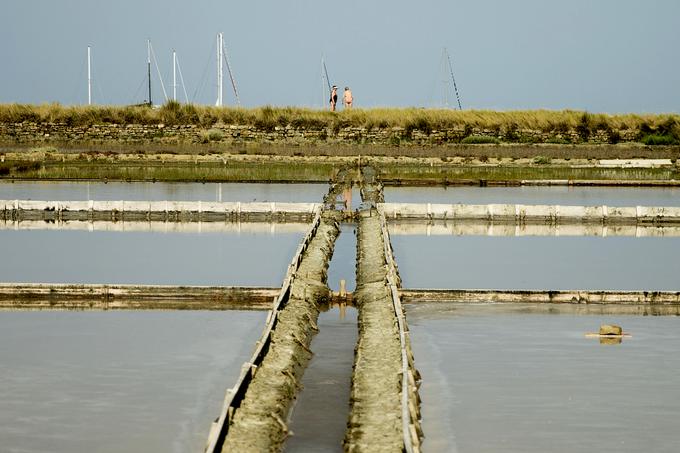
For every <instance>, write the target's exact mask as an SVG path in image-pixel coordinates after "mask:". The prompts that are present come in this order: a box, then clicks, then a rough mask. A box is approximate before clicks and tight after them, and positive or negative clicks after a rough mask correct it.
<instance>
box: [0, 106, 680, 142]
mask: <svg viewBox="0 0 680 453" xmlns="http://www.w3.org/2000/svg"><path fill="white" fill-rule="evenodd" d="M25 121H26V122H37V123H43V122H50V123H65V124H69V125H73V126H85V125H92V124H161V123H163V124H167V125H173V124H195V125H200V126H202V127H206V128H208V127H211V126H213V125H215V124H220V123H221V124H234V125H253V126H257V127H260V128H264V129H273V128H275V127H277V126H292V127H304V128H309V129H321V128H333V129H334V130H338V129H340V128H343V127H365V128H368V129H372V128H392V127H401V128H405V129H410V130H415V129H418V130H421V131H424V132H430V131H432V130H441V129H451V128H466V127H468V128H475V129H485V130H490V131H496V132H498V133H502V134H507V133H508V131H515V130H522V129H528V130H540V131H544V132H561V131H567V130H579V127H581V128H584V127H585V128H586V129H588V130H590V131H595V130H639V131H641V133H642V134H652V133H661V134H669V133H672V134H675V133H677V134H679V135H680V131H678V127H679V125H680V115H677V114H619V115H610V114H602V113H594V114H593V113H586V112H580V111H572V110H563V111H551V110H523V111H507V112H499V111H488V110H466V111H457V110H443V109H439V110H438V109H419V108H374V109H353V110H351V111H341V112H337V113H332V112H329V111H325V110H315V109H309V108H300V107H270V106H265V107H259V108H250V109H246V108H235V107H223V108H218V107H209V106H198V105H191V104H178V103H176V102H169V103H167V104H165V105H163V106H162V107H160V108H150V107H147V106H91V107H89V106H62V105H60V104H43V105H23V104H0V122H1V123H18V122H25Z"/></svg>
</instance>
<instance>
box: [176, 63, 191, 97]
mask: <svg viewBox="0 0 680 453" xmlns="http://www.w3.org/2000/svg"><path fill="white" fill-rule="evenodd" d="M177 72H178V73H179V80H180V82H182V90H183V91H184V102H186V103H187V104H188V103H189V95H187V87H186V85H185V84H184V76H183V75H182V67H181V66H180V65H179V58H177Z"/></svg>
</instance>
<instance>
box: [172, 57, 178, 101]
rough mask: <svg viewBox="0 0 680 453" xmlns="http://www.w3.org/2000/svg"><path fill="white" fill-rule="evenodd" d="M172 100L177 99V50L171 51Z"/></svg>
mask: <svg viewBox="0 0 680 453" xmlns="http://www.w3.org/2000/svg"><path fill="white" fill-rule="evenodd" d="M172 100H173V101H176V100H177V52H175V50H174V49H173V51H172Z"/></svg>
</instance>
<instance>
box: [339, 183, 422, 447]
mask: <svg viewBox="0 0 680 453" xmlns="http://www.w3.org/2000/svg"><path fill="white" fill-rule="evenodd" d="M367 193H371V194H375V193H376V191H375V190H370V191H367ZM381 220H382V221H381ZM386 234H387V230H386V228H384V218H382V216H380V215H379V214H378V212H377V211H376V210H375V209H374V208H371V209H366V210H363V211H361V212H360V214H359V226H358V229H357V287H356V291H355V293H354V301H355V303H356V305H357V307H358V309H359V316H358V321H359V340H358V343H357V346H356V349H355V360H354V371H353V375H352V390H351V398H350V406H351V413H350V418H349V422H348V427H347V432H346V434H345V442H344V446H345V450H346V451H350V452H362V451H366V452H369V451H370V452H402V451H407V452H411V451H419V448H420V437H421V435H422V432H421V431H420V426H419V420H420V413H419V400H418V395H417V381H418V380H419V377H418V374H417V371H415V368H414V366H413V355H412V353H411V350H410V342H409V340H408V337H407V334H408V330H407V327H406V323H405V319H404V314H403V311H402V309H401V303H400V301H399V295H398V294H397V281H398V277H397V275H396V268H395V266H394V262H393V260H392V258H391V253H389V250H390V249H389V247H388V245H387V242H386V241H389V238H388V237H385V235H386ZM388 255H389V256H388Z"/></svg>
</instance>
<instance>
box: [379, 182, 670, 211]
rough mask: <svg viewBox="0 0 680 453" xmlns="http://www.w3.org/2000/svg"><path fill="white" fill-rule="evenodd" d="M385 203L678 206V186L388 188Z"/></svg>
mask: <svg viewBox="0 0 680 453" xmlns="http://www.w3.org/2000/svg"><path fill="white" fill-rule="evenodd" d="M385 201H386V202H387V203H445V204H455V203H462V204H547V205H568V206H601V205H608V206H680V187H569V186H543V187H535V186H521V187H466V186H463V187H387V188H385Z"/></svg>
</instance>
